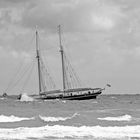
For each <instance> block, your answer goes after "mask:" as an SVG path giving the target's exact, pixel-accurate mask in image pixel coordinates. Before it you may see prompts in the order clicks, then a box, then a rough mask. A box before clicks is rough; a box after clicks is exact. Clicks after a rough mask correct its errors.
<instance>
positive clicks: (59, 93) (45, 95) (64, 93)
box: [32, 25, 105, 100]
mask: <svg viewBox="0 0 140 140" xmlns="http://www.w3.org/2000/svg"><path fill="white" fill-rule="evenodd" d="M58 35H59V44H60V46H59V47H60V54H61V65H62V84H63V89H62V90H47V85H45V79H44V76H43V70H42V68H43V67H44V65H43V61H42V58H41V55H40V49H39V45H38V31H37V30H36V58H37V64H38V85H39V94H38V95H32V97H34V98H36V99H41V100H50V99H51V100H52V99H62V100H89V99H96V97H97V96H98V95H100V94H101V93H102V91H103V90H105V88H88V87H80V86H79V85H80V84H79V83H80V81H79V78H78V76H77V75H76V73H75V72H74V69H73V68H72V65H71V64H70V62H69V60H68V59H67V57H66V53H65V51H64V48H63V45H62V39H61V26H60V25H59V26H58Z"/></svg>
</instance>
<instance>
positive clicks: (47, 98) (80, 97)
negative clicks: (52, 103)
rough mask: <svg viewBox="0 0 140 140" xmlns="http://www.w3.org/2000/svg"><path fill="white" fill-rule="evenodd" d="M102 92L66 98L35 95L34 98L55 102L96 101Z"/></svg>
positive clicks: (67, 96)
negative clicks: (58, 100) (55, 100)
mask: <svg viewBox="0 0 140 140" xmlns="http://www.w3.org/2000/svg"><path fill="white" fill-rule="evenodd" d="M101 93H102V91H99V92H96V93H90V94H80V95H72V96H71V95H66V96H53V95H52V96H50V95H49V96H47V95H46V96H39V95H33V96H32V97H33V98H35V99H39V100H53V99H60V100H90V99H96V98H97V96H98V95H100V94H101Z"/></svg>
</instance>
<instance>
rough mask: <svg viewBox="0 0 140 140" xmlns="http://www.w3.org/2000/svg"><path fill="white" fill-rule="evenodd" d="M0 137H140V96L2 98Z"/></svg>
mask: <svg viewBox="0 0 140 140" xmlns="http://www.w3.org/2000/svg"><path fill="white" fill-rule="evenodd" d="M0 140H140V95H101V96H98V98H97V99H93V100H87V101H65V100H49V101H41V100H40V101H32V100H30V101H29V102H27V101H24V100H22V101H19V100H17V99H14V98H9V99H7V98H3V97H1V98H0Z"/></svg>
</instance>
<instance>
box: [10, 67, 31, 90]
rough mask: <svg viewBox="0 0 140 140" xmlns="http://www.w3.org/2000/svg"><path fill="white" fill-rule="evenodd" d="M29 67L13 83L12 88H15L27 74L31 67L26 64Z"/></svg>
mask: <svg viewBox="0 0 140 140" xmlns="http://www.w3.org/2000/svg"><path fill="white" fill-rule="evenodd" d="M26 68H27V69H24V70H25V71H23V73H22V75H20V77H19V79H17V81H16V82H15V83H14V84H13V87H11V88H15V86H16V85H17V84H18V83H19V81H20V80H21V79H22V78H23V76H24V75H25V74H26V72H27V71H28V69H29V67H27V66H26Z"/></svg>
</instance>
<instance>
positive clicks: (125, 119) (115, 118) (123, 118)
mask: <svg viewBox="0 0 140 140" xmlns="http://www.w3.org/2000/svg"><path fill="white" fill-rule="evenodd" d="M98 120H105V121H131V120H132V117H131V116H130V115H123V116H118V117H105V118H98Z"/></svg>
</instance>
